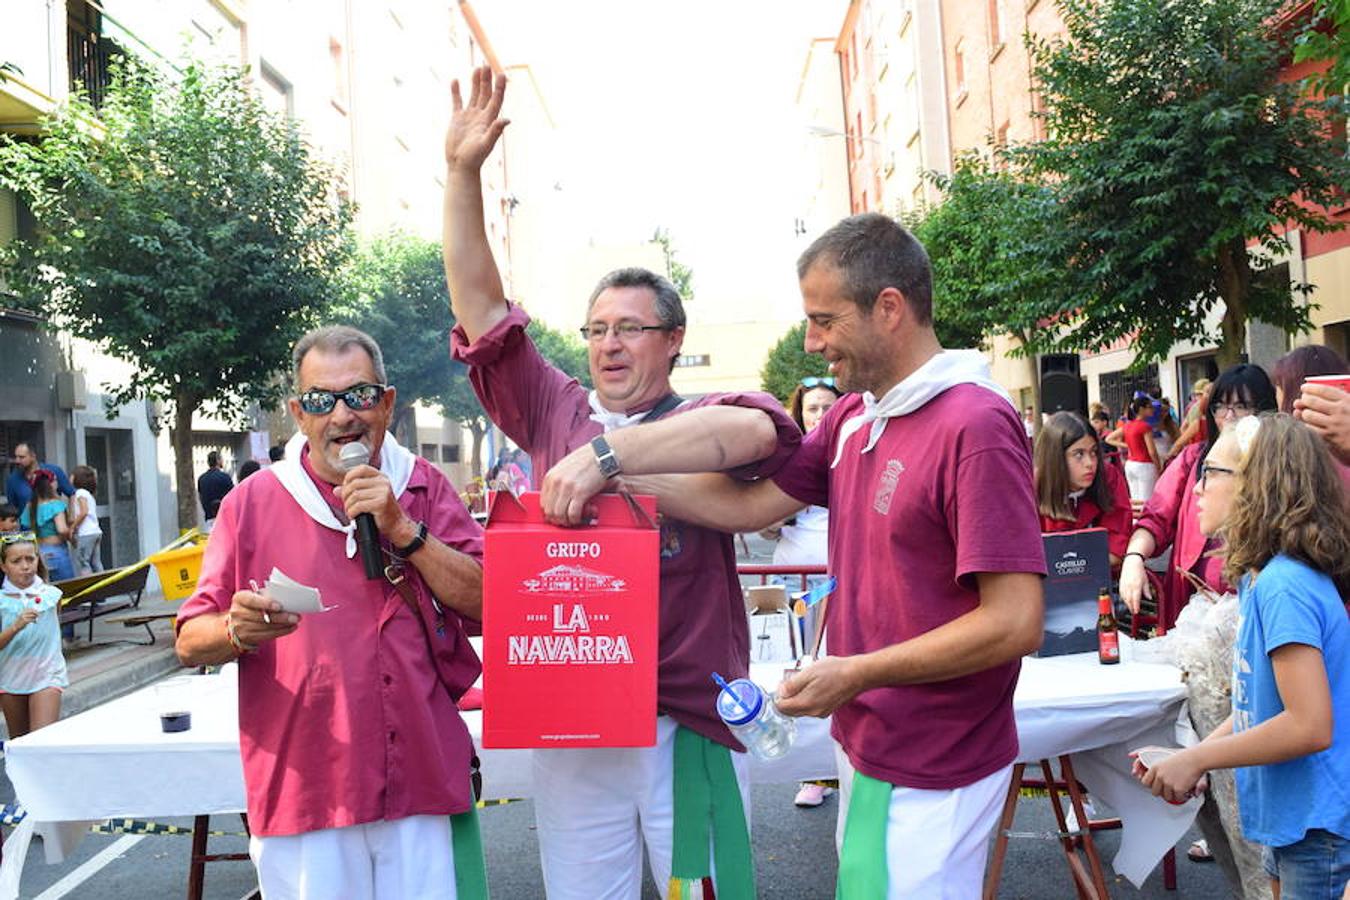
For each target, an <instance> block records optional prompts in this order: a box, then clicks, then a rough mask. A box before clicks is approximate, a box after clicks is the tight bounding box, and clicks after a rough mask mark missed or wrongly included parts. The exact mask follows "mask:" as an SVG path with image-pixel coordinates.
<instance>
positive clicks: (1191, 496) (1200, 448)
mask: <svg viewBox="0 0 1350 900" xmlns="http://www.w3.org/2000/svg"><path fill="white" fill-rule="evenodd" d="M1204 453H1205V445H1204V444H1202V443H1200V442H1198V441H1197V442H1195V443H1193V444H1187V445H1186V449H1184V450H1182V451H1181V453H1180V454H1179V455H1178V456H1177V458H1176V459H1174V460H1172V462H1171V464H1170V465H1168V467H1167V468H1166V469H1163V473H1162V475H1161V476H1160V477H1159V478H1158V483H1157V485H1156V486H1154V488H1153V496H1151V497H1149V498H1148V502H1147V503H1145V504H1144V509H1143V511H1142V512H1141V513H1140V514H1139V521H1138V522H1137V523H1136V527H1138V528H1142V529H1144V530H1145V531H1147V532H1148V533H1149V534H1151V535H1153V541H1154V543H1155V544H1156V545H1157V546H1156V548H1155V549H1154V551H1153V555H1154V556H1158V555H1159V554H1161V553H1162V552H1163V551H1164V550H1166V549H1167V548H1168V547H1169V546H1170V547H1171V548H1172V555H1171V556H1169V557H1168V559H1167V574H1166V575H1165V576H1163V587H1162V596H1161V597H1159V598H1158V619H1159V621H1160V623H1161V624H1162V626H1163V628H1171V627H1172V626H1173V625H1175V624H1176V623H1177V616H1179V615H1181V610H1182V608H1183V607H1184V606H1185V605H1186V603H1187V602H1188V601H1189V600H1190V598H1191V595H1192V594H1194V593H1195V588H1193V587H1191V585H1190V582H1188V581H1187V580H1186V577H1185V576H1184V575H1182V574H1181V571H1182V570H1183V569H1184V570H1186V571H1188V572H1190V573H1191V574H1192V575H1195V576H1196V577H1198V578H1199V579H1200V580H1201V581H1203V582H1204V583H1205V584H1206V585H1208V586H1209V587H1211V588H1213V589H1214V591H1215V593H1219V594H1222V593H1225V592H1227V591H1229V590H1231V588H1230V587H1229V585H1228V582H1227V581H1225V580H1224V577H1223V557H1222V556H1221V555H1220V554H1219V552H1218V551H1219V550H1220V549H1221V548H1222V546H1223V542H1222V541H1221V540H1219V539H1217V538H1207V537H1205V536H1204V534H1202V533H1201V531H1200V510H1199V508H1198V507H1197V506H1196V496H1195V482H1196V481H1197V480H1198V479H1199V477H1200V463H1202V462H1203V461H1204Z"/></svg>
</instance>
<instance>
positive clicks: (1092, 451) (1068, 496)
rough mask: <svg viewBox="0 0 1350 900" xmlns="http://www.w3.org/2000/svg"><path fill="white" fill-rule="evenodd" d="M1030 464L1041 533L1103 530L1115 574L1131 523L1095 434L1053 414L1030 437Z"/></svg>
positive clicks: (1118, 480)
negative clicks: (1032, 449)
mask: <svg viewBox="0 0 1350 900" xmlns="http://www.w3.org/2000/svg"><path fill="white" fill-rule="evenodd" d="M1034 460H1035V465H1036V500H1037V503H1038V505H1039V506H1040V513H1041V531H1043V532H1056V531H1077V530H1079V529H1083V528H1105V529H1106V535H1107V548H1108V551H1109V552H1110V556H1111V568H1112V569H1113V570H1114V569H1116V568H1119V566H1120V560H1121V557H1123V556H1124V555H1125V547H1126V545H1128V544H1129V541H1130V526H1131V524H1132V523H1133V519H1134V517H1133V512H1132V510H1131V509H1130V492H1129V489H1128V488H1127V487H1126V485H1125V477H1124V476H1123V475H1121V474H1120V470H1119V469H1117V468H1116V467H1115V466H1113V465H1111V464H1110V463H1108V462H1107V461H1106V460H1105V459H1104V458H1103V454H1102V443H1101V439H1100V438H1099V437H1098V435H1097V431H1096V429H1094V428H1093V427H1092V426H1091V425H1089V424H1088V423H1087V420H1086V419H1084V418H1083V417H1082V416H1081V415H1079V414H1078V413H1076V412H1057V413H1055V414H1054V415H1052V416H1051V417H1050V418H1049V419H1047V420H1046V422H1045V425H1043V426H1042V427H1041V433H1040V434H1039V435H1037V436H1036V445H1035V452H1034Z"/></svg>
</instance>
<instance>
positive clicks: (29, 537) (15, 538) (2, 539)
mask: <svg viewBox="0 0 1350 900" xmlns="http://www.w3.org/2000/svg"><path fill="white" fill-rule="evenodd" d="M36 543H37V535H36V534H33V532H31V531H10V532H6V533H5V534H0V544H36Z"/></svg>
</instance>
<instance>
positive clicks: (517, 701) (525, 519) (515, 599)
mask: <svg viewBox="0 0 1350 900" xmlns="http://www.w3.org/2000/svg"><path fill="white" fill-rule="evenodd" d="M634 500H635V503H636V507H637V508H634V507H633V506H630V505H629V503H628V502H627V501H626V500H625V499H624V498H623V497H620V496H618V495H614V494H602V495H600V496H598V497H596V498H595V507H596V511H597V517H596V520H595V522H594V523H593V524H590V525H587V526H583V527H580V528H559V527H556V526H553V525H548V524H546V523H545V522H544V518H543V515H542V513H541V512H540V508H539V494H538V493H535V492H529V493H525V494H521V495H520V497H519V498H513V497H512V496H511V495H510V494H507V493H504V492H500V493H497V494H496V495H494V497H493V499H492V510H491V515H490V517H489V519H488V525H487V532H486V534H485V536H484V550H483V692H484V706H483V746H484V747H489V748H494V749H497V748H518V747H649V746H651V745H653V744H654V743H655V742H656V662H657V611H658V608H659V590H660V588H659V579H660V558H659V546H658V537H659V535H658V531H657V529H656V528H655V527H654V522H655V519H656V500H655V498H653V497H645V496H643V497H635V498H634Z"/></svg>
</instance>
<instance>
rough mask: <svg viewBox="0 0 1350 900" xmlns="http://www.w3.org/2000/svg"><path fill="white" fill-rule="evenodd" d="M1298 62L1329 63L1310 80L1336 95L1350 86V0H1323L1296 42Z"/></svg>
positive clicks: (1323, 92) (1315, 86) (1326, 91)
mask: <svg viewBox="0 0 1350 900" xmlns="http://www.w3.org/2000/svg"><path fill="white" fill-rule="evenodd" d="M1294 62H1296V63H1306V62H1317V63H1325V68H1319V69H1318V70H1317V72H1316V73H1315V74H1314V75H1312V76H1311V77H1310V78H1309V79H1308V81H1309V86H1310V87H1311V88H1312V89H1313V90H1315V91H1318V92H1320V93H1322V94H1325V95H1328V96H1332V97H1334V96H1335V95H1337V94H1340V93H1343V92H1344V91H1345V90H1347V89H1350V0H1319V2H1318V3H1316V4H1314V6H1313V8H1312V12H1311V14H1310V15H1309V16H1308V19H1307V22H1306V23H1305V24H1304V26H1303V28H1302V30H1301V31H1300V32H1299V35H1298V37H1297V38H1296V39H1295V41H1294Z"/></svg>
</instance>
